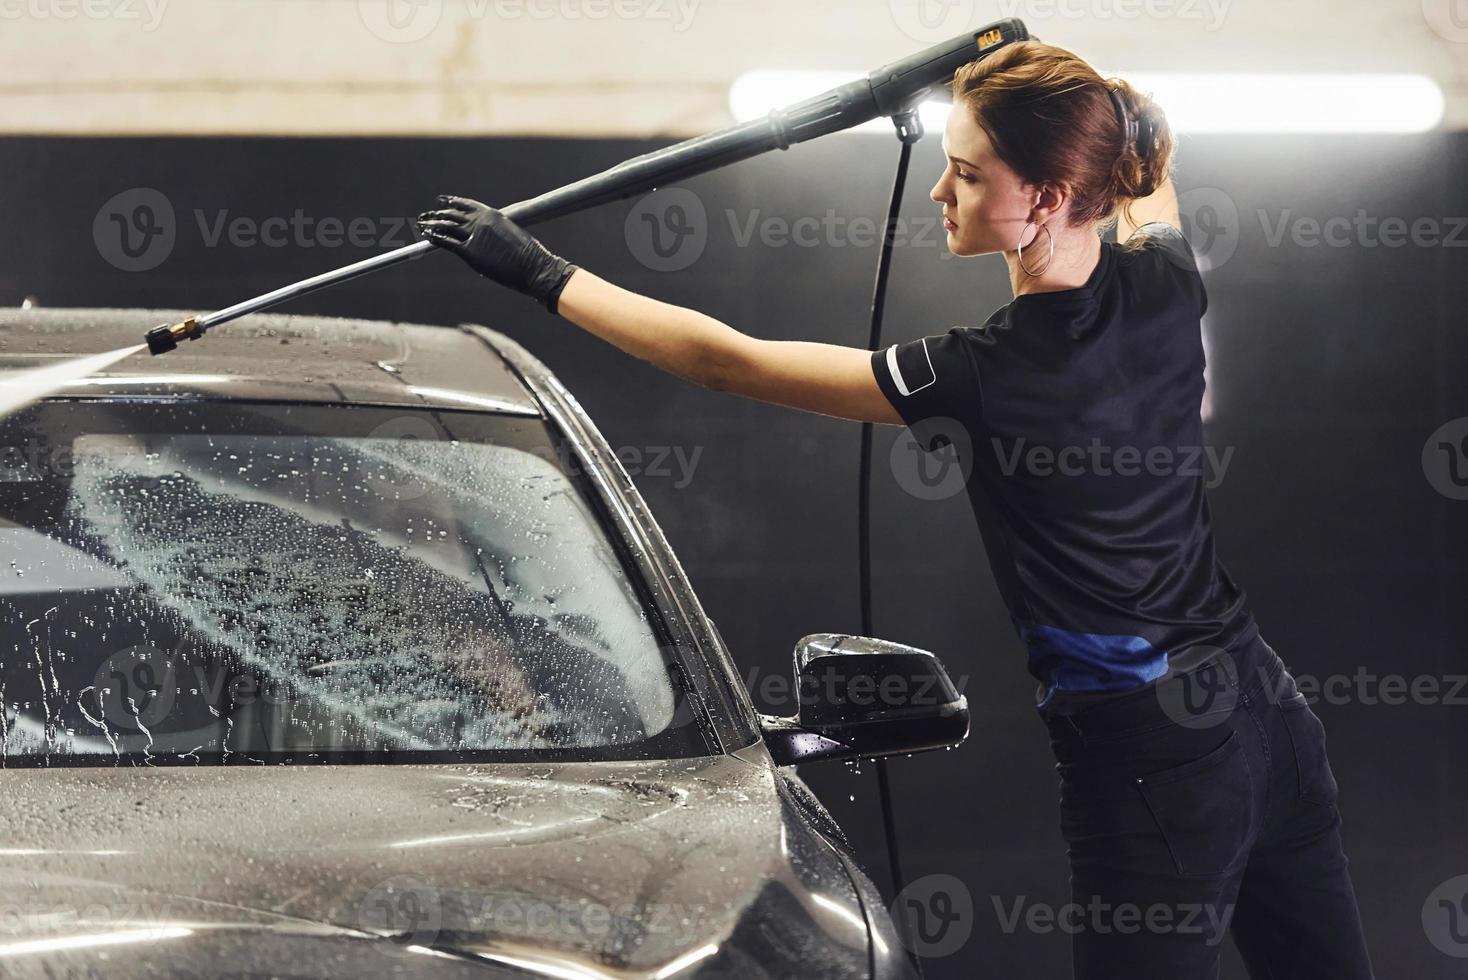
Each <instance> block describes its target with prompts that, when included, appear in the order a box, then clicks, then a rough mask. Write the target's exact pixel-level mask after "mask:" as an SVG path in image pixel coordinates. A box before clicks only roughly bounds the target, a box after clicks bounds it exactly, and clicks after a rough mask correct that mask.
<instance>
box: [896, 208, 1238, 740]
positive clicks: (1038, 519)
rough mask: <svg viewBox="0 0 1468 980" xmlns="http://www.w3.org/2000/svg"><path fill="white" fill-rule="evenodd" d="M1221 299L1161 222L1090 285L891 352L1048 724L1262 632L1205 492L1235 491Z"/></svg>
mask: <svg viewBox="0 0 1468 980" xmlns="http://www.w3.org/2000/svg"><path fill="white" fill-rule="evenodd" d="M1207 303H1208V300H1207V297H1206V295H1205V293H1204V290H1203V281H1202V279H1201V277H1200V276H1199V275H1198V269H1197V265H1196V263H1195V261H1194V258H1193V253H1192V250H1191V248H1190V247H1189V245H1188V243H1187V240H1186V239H1184V238H1183V236H1182V235H1181V234H1180V233H1179V232H1178V231H1177V230H1176V229H1175V228H1173V227H1172V226H1171V225H1166V224H1161V223H1153V224H1148V225H1144V226H1143V227H1142V228H1139V229H1137V231H1136V232H1134V233H1133V236H1132V239H1131V240H1129V241H1128V242H1127V244H1126V245H1125V246H1123V245H1117V244H1115V243H1112V242H1103V243H1102V244H1101V258H1100V261H1099V262H1097V264H1096V268H1095V271H1094V272H1092V273H1091V276H1090V278H1089V279H1087V281H1086V283H1085V285H1083V286H1079V287H1077V288H1074V289H1065V290H1059V291H1056V292H1048V293H1028V294H1024V295H1021V296H1018V297H1016V298H1015V299H1014V300H1013V301H1011V302H1010V303H1008V304H1006V305H1005V306H1003V307H1001V308H1000V309H999V310H997V311H995V313H994V314H993V315H992V316H990V317H989V319H988V321H987V322H985V323H984V325H983V326H981V327H954V328H953V329H951V330H949V331H948V332H947V333H943V334H936V335H933V336H929V337H924V338H921V339H919V340H914V341H911V342H908V343H903V344H895V345H893V346H891V347H888V348H885V349H883V350H877V351H873V352H872V362H871V363H872V370H873V372H874V373H875V375H876V378H877V383H878V384H879V385H880V386H881V388H882V391H883V393H885V394H886V396H887V398H888V399H889V400H890V401H891V402H892V405H893V407H894V408H896V410H897V412H898V413H899V414H900V415H901V416H902V418H903V420H904V421H905V422H906V423H907V425H908V427H909V429H910V431H911V432H912V435H913V437H914V439H915V441H916V442H917V443H918V445H919V446H921V447H922V448H923V449H925V450H927V451H929V452H942V453H953V454H954V458H955V459H956V461H957V463H958V465H959V466H960V467H961V468H962V470H963V472H964V474H965V477H966V489H967V490H968V496H969V501H970V503H971V504H972V506H973V510H974V515H975V516H976V517H977V519H978V523H979V530H980V532H981V534H982V535H983V539H984V546H985V549H986V550H987V551H988V555H989V563H990V566H991V567H992V569H993V571H994V578H995V580H996V582H997V583H998V586H999V590H1000V593H1001V594H1002V596H1003V598H1004V601H1005V605H1006V606H1007V608H1008V610H1009V615H1010V618H1011V620H1012V621H1013V623H1014V626H1015V629H1016V630H1017V631H1018V633H1019V636H1020V639H1021V640H1022V641H1023V642H1024V644H1025V647H1026V650H1027V652H1028V658H1029V670H1030V672H1031V673H1032V674H1033V675H1034V676H1035V677H1036V678H1037V679H1038V680H1039V682H1040V686H1039V689H1038V691H1037V692H1036V702H1037V706H1038V707H1040V708H1041V709H1042V710H1045V711H1048V712H1058V713H1065V712H1068V711H1074V710H1077V709H1078V708H1080V707H1083V706H1085V705H1086V704H1089V703H1091V702H1093V701H1096V700H1099V699H1104V698H1106V697H1110V696H1114V695H1116V694H1118V693H1121V692H1124V691H1129V690H1136V689H1138V688H1139V687H1142V686H1145V685H1147V684H1151V683H1155V682H1156V681H1157V680H1158V679H1159V678H1161V677H1163V676H1167V675H1168V674H1169V672H1170V673H1172V674H1177V673H1184V672H1186V671H1187V670H1191V669H1194V668H1196V667H1197V666H1198V664H1199V663H1202V662H1206V660H1207V659H1209V658H1210V657H1212V656H1213V655H1214V654H1216V653H1217V650H1218V649H1219V648H1227V649H1232V648H1233V647H1235V646H1236V645H1237V644H1239V643H1241V642H1243V641H1244V640H1246V639H1248V638H1249V636H1250V635H1252V634H1253V633H1257V627H1256V626H1255V625H1254V621H1253V616H1252V615H1251V613H1250V612H1249V611H1248V609H1247V606H1246V601H1245V595H1244V592H1243V591H1242V590H1241V589H1240V588H1239V587H1238V586H1237V585H1235V584H1234V582H1233V580H1232V579H1231V578H1230V577H1229V575H1228V572H1227V571H1226V570H1225V569H1224V567H1223V565H1222V564H1221V563H1220V562H1219V560H1218V558H1217V557H1216V555H1215V554H1214V545H1213V531H1212V525H1211V521H1210V518H1209V512H1208V501H1207V498H1206V496H1205V494H1204V490H1205V486H1206V484H1207V483H1208V482H1209V480H1210V479H1213V480H1216V479H1217V478H1219V477H1220V476H1221V473H1220V472H1219V469H1220V468H1219V465H1218V463H1219V460H1220V457H1219V455H1218V454H1216V453H1214V452H1212V451H1211V450H1209V449H1208V448H1207V447H1205V446H1204V443H1203V432H1202V429H1203V426H1202V419H1201V415H1200V409H1201V403H1202V397H1203V342H1202V331H1201V324H1200V318H1201V317H1202V315H1203V313H1204V311H1205V310H1206V308H1207Z"/></svg>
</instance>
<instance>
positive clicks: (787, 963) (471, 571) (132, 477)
mask: <svg viewBox="0 0 1468 980" xmlns="http://www.w3.org/2000/svg"><path fill="white" fill-rule="evenodd" d="M185 315H186V314H185V313H184V312H183V311H169V310H138V309H45V308H29V309H15V310H7V311H4V312H3V313H0V370H15V369H21V368H34V367H37V366H45V365H55V364H59V363H61V362H62V360H64V359H66V358H70V357H77V356H80V355H85V354H91V353H95V352H101V351H107V350H112V349H118V348H123V347H127V346H130V345H133V344H137V343H138V342H139V341H140V339H141V337H142V335H143V333H144V332H145V330H146V328H147V327H148V326H150V325H152V324H155V323H158V322H170V321H173V320H178V319H182V318H183V317H184V316H185ZM0 451H3V452H4V457H3V459H0V536H3V541H4V556H5V557H4V560H3V564H0V582H3V586H0V629H3V631H4V632H3V633H0V637H3V639H0V668H3V670H0V705H3V711H0V765H3V769H4V771H3V772H0V784H3V788H0V827H3V828H4V829H3V830H0V860H3V864H0V869H3V873H4V875H5V882H6V887H5V889H4V891H5V898H4V899H3V900H0V904H3V905H4V906H5V909H4V914H3V915H0V974H3V975H4V976H6V977H27V976H36V977H59V976H67V977H70V976H77V977H85V976H98V977H104V976H105V977H108V978H130V977H157V976H168V977H194V976H197V977H206V976H208V977H220V976H241V977H243V976H250V977H256V976H258V977H365V976H397V975H403V976H407V975H413V976H431V977H461V976H462V977H485V976H490V977H560V978H569V977H574V978H602V977H606V978H655V980H666V978H672V977H740V978H746V977H748V978H766V977H767V978H785V977H788V978H800V980H813V978H832V980H837V978H840V980H846V978H857V977H869V978H897V977H908V976H910V975H912V971H913V967H912V963H911V958H910V956H909V954H908V953H907V952H906V950H905V948H904V944H903V943H902V941H901V938H900V934H899V932H898V927H897V926H898V924H897V923H896V922H895V921H894V920H893V918H892V917H891V916H890V915H889V913H888V911H887V910H886V908H885V907H884V903H883V899H882V897H881V895H880V893H879V891H878V889H877V888H876V887H875V885H874V884H873V882H872V880H871V879H870V878H869V877H868V875H867V874H866V873H865V872H864V871H863V869H862V868H861V866H860V865H859V863H858V861H857V860H856V858H855V856H854V854H853V852H852V848H851V846H850V844H849V842H848V840H847V839H846V837H845V835H844V834H843V833H842V831H841V828H840V827H839V826H838V825H837V824H836V823H835V821H834V820H832V818H831V816H830V814H829V813H828V812H827V811H826V810H825V808H824V807H822V805H821V804H820V802H819V801H818V800H817V799H816V797H815V795H814V794H813V793H812V792H811V791H810V789H809V788H808V787H807V786H806V785H805V783H804V782H803V781H802V780H801V779H800V778H799V776H798V774H797V771H796V769H795V766H796V765H797V764H799V763H808V762H814V761H816V760H820V759H839V758H847V759H854V758H871V757H876V756H882V755H894V754H909V753H913V752H920V751H927V750H932V749H937V748H944V747H951V746H954V745H957V744H959V743H960V742H962V740H963V739H964V738H965V737H966V735H967V733H968V726H969V715H968V707H967V703H966V701H965V699H964V698H963V697H962V696H961V695H960V694H959V693H958V692H957V691H956V690H955V689H954V687H953V685H952V683H951V682H950V681H949V679H948V676H947V674H946V673H945V671H944V670H943V667H942V664H941V663H940V662H939V661H938V660H937V658H935V657H934V656H933V655H932V654H930V653H928V652H926V651H922V650H917V649H914V648H912V647H909V646H906V645H903V644H900V643H895V642H892V641H887V640H880V639H874V638H866V637H853V636H845V635H840V634H832V633H812V634H810V635H808V636H806V637H803V638H801V640H800V641H799V643H798V644H797V646H796V648H795V655H794V675H795V678H796V680H797V682H798V684H799V688H798V690H799V692H800V696H799V709H798V711H797V713H796V714H795V715H792V716H790V717H775V716H771V715H762V714H760V713H759V712H757V711H756V710H755V708H754V706H753V704H752V702H751V700H750V697H749V694H748V692H747V690H746V689H745V687H744V684H743V682H742V681H741V679H740V677H739V675H738V673H737V672H736V670H735V667H734V664H733V661H732V659H731V657H730V654H729V651H728V649H727V648H726V647H725V644H724V642H723V639H722V638H721V636H720V635H719V632H718V629H717V627H716V626H715V624H714V623H713V622H712V621H711V620H710V618H709V617H708V615H707V614H706V613H705V611H704V609H703V607H702V606H701V605H700V603H699V600H698V597H697V596H696V595H695V593H694V591H693V589H692V588H691V586H690V584H689V581H688V579H687V576H686V575H685V574H684V571H683V569H682V567H681V566H680V564H679V562H678V560H677V558H676V557H675V556H674V554H673V552H672V550H671V549H670V548H669V546H668V543H667V541H666V540H665V538H664V536H663V534H662V532H661V531H660V530H659V528H658V525H657V523H656V521H655V520H654V519H653V516H652V514H651V513H650V512H649V510H648V508H647V506H646V503H645V502H644V500H643V498H642V497H641V496H640V495H639V493H638V492H637V489H636V488H635V487H634V485H633V483H632V481H631V479H630V478H629V476H628V474H627V472H626V471H625V470H624V469H623V467H622V466H621V464H620V463H619V461H618V459H617V457H616V455H615V454H614V453H613V452H612V451H611V449H610V447H609V446H608V444H607V442H606V440H605V439H603V437H602V436H601V434H600V433H599V432H598V430H597V429H596V427H595V426H594V425H593V423H592V421H591V419H590V418H588V417H587V414H586V412H585V411H584V410H583V409H582V408H581V406H580V405H579V404H578V402H577V401H576V399H575V398H574V397H573V396H572V394H571V393H570V392H569V391H568V390H566V388H565V387H564V386H563V385H562V384H561V383H560V382H559V381H558V380H557V379H556V377H555V375H553V374H552V373H551V372H550V371H549V370H548V369H547V368H546V367H545V365H543V364H542V363H541V362H540V361H539V360H537V359H536V358H535V357H533V356H532V355H530V354H529V353H528V352H527V351H526V350H525V349H524V348H522V347H521V346H520V345H518V344H517V343H515V342H514V341H513V340H512V339H511V338H509V337H508V336H505V335H504V334H503V333H500V332H497V331H495V330H491V329H488V328H486V327H483V326H479V325H473V324H461V325H458V326H452V327H450V326H432V325H425V324H404V323H389V322H383V321H367V320H351V319H338V318H329V317H316V316H292V315H284V314H257V315H253V316H250V317H247V318H245V319H242V320H240V321H238V322H236V323H233V324H230V325H229V326H227V327H221V328H218V329H217V330H215V331H212V332H211V333H209V334H208V335H206V336H205V337H203V338H200V339H199V340H196V341H191V342H187V343H185V344H183V345H182V346H181V347H180V348H179V349H178V350H177V351H174V352H172V353H169V354H167V355H166V356H164V357H158V358H150V357H149V356H148V355H147V354H140V355H134V356H131V357H128V358H125V359H123V360H121V361H119V362H118V363H117V364H115V365H114V366H113V367H111V368H108V369H106V370H105V371H103V372H102V373H100V374H97V375H94V376H89V377H82V378H76V379H74V380H73V381H71V382H70V383H67V384H64V385H62V386H61V387H58V388H56V389H54V390H52V391H50V392H49V393H48V394H47V395H46V396H45V397H44V398H43V399H42V400H40V401H38V402H36V403H34V404H32V405H30V406H29V407H26V408H22V409H19V410H16V411H14V412H12V413H11V414H10V415H8V416H6V417H4V418H0ZM878 692H879V693H878Z"/></svg>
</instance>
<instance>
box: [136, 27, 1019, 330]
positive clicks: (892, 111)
mask: <svg viewBox="0 0 1468 980" xmlns="http://www.w3.org/2000/svg"><path fill="white" fill-rule="evenodd" d="M1028 37H1029V32H1028V31H1027V30H1026V29H1025V25H1024V22H1023V21H1021V20H1019V19H1018V18H1015V17H1010V18H1007V19H1005V20H1000V21H995V22H994V23H992V24H990V25H988V26H987V27H982V28H979V29H978V30H976V31H969V32H966V33H964V34H960V35H959V36H958V37H955V38H953V39H952V40H950V41H945V42H943V43H941V44H936V45H934V46H932V47H930V48H927V49H926V50H923V51H920V52H918V53H917V54H914V55H911V56H909V57H907V58H904V59H902V60H901V61H894V62H892V63H891V64H889V65H885V66H883V67H881V68H878V69H877V70H876V71H873V72H869V73H868V74H867V75H866V77H864V78H859V79H857V80H855V81H852V82H847V83H846V84H844V85H838V86H836V87H835V88H833V89H831V90H829V91H827V92H823V93H821V94H820V95H817V96H813V97H811V98H809V99H806V100H804V101H802V102H798V103H796V104H795V105H793V106H790V107H788V108H785V109H775V110H773V111H771V112H770V113H769V114H768V115H767V116H764V117H762V118H760V119H755V120H751V121H749V122H746V123H741V124H739V125H736V126H730V127H728V128H727V129H721V130H718V131H716V132H713V133H706V134H705V135H703V136H695V137H693V138H692V139H688V140H684V141H683V142H681V143H676V144H674V145H673V146H669V147H664V148H663V149H661V150H655V151H653V152H651V153H645V154H643V155H642V156H638V157H633V158H631V159H630V160H624V161H623V162H621V163H619V164H617V165H616V166H614V167H612V168H610V169H608V170H604V171H602V172H601V173H599V174H594V175H592V176H590V177H585V178H582V179H581V180H578V181H575V182H573V183H570V184H566V185H565V186H563V187H559V188H556V189H555V190H552V191H548V192H546V193H544V194H542V195H540V196H539V197H536V198H532V199H531V200H528V201H521V202H519V203H517V204H511V205H510V206H509V207H506V208H503V209H501V210H503V212H504V214H505V215H506V217H508V218H510V219H511V220H512V221H514V222H515V223H516V224H518V225H520V226H522V227H527V226H529V225H533V224H536V223H538V222H541V221H546V220H548V219H550V218H557V217H560V216H562V215H567V214H573V213H575V212H577V211H582V210H585V209H586V208H590V207H594V206H595V205H598V204H605V203H607V202H609V201H617V200H622V199H624V198H628V197H632V196H633V195H636V194H641V193H643V192H645V191H649V190H653V189H654V188H657V187H662V186H665V185H667V184H670V183H672V182H673V181H677V180H684V179H686V178H688V177H693V176H696V175H698V174H701V173H706V172H708V171H710V170H715V169H717V168H719V167H724V166H728V165H729V164H731V163H737V162H739V161H740V160H745V159H748V158H749V157H752V156H757V155H759V154H761V153H765V152H767V151H769V150H774V149H780V150H784V149H788V148H790V147H791V146H793V145H795V144H796V143H803V142H805V141H806V140H810V139H815V138H816V137H818V136H825V135H826V134H828V133H835V132H840V131H841V130H844V129H850V128H851V127H853V126H859V125H861V124H862V123H865V122H869V121H871V120H873V119H877V118H880V117H882V116H887V117H890V118H892V119H894V120H897V119H904V118H908V117H911V116H913V115H914V112H915V110H916V108H917V106H918V104H919V103H921V102H922V101H923V100H924V99H926V98H928V97H929V96H930V95H932V94H934V90H935V89H940V88H941V87H943V86H946V85H948V83H949V82H951V81H952V80H953V73H954V72H955V71H957V70H958V69H959V68H961V67H962V66H963V65H966V64H968V63H969V62H971V61H976V60H978V59H979V58H983V57H985V56H987V55H989V54H992V53H993V52H994V51H997V50H998V49H999V48H1002V47H1004V46H1005V45H1007V44H1011V43H1013V42H1015V41H1023V40H1026V39H1028ZM436 247H437V246H435V245H434V244H433V243H432V242H427V241H418V242H414V243H413V244H412V245H405V246H403V247H402V248H398V249H394V250H393V251H391V252H384V253H383V254H381V255H377V256H373V257H372V258H370V259H364V260H363V261H361V262H355V263H353V264H351V265H348V266H343V267H342V268H340V269H335V270H332V271H331V272H325V273H322V274H321V275H317V276H312V277H311V278H309V279H302V280H301V281H300V282H295V283H291V284H290V285H288V286H282V287H281V288H279V289H276V290H272V291H271V292H268V293H264V294H262V295H260V296H256V297H253V298H251V299H247V300H245V301H243V302H241V303H236V304H235V305H233V306H228V307H225V308H224V309H222V310H216V311H215V312H213V313H206V314H201V315H199V316H193V317H189V318H188V319H187V320H184V321H182V322H181V323H175V324H173V325H171V326H170V325H167V324H165V325H163V326H159V327H155V328H154V329H152V330H150V331H148V333H147V336H146V340H147V344H148V350H149V351H151V352H152V353H153V354H155V355H157V354H163V353H166V352H167V351H171V350H173V349H174V348H175V347H177V346H178V345H179V342H180V341H184V340H198V339H199V338H200V337H202V336H204V332H205V331H206V330H208V329H210V328H211V327H215V326H218V325H219V324H221V323H227V322H229V321H230V320H233V319H236V318H237V317H241V316H244V315H245V314H247V313H254V312H257V311H259V310H264V309H268V308H270V307H272V306H275V305H277V304H279V303H283V302H285V301H286V300H288V299H294V298H295V297H297V296H304V295H306V294H307V293H311V292H315V291H316V290H318V289H323V288H325V287H326V286H331V285H334V284H336V283H339V282H345V281H347V280H348V279H355V278H356V277H358V276H362V275H366V274H367V273H369V272H375V271H377V270H378V269H385V268H387V267H388V266H391V265H397V264H398V263H400V262H406V261H408V260H409V259H414V258H417V257H418V256H420V255H423V254H424V253H426V252H429V251H432V250H434V249H435V248H436Z"/></svg>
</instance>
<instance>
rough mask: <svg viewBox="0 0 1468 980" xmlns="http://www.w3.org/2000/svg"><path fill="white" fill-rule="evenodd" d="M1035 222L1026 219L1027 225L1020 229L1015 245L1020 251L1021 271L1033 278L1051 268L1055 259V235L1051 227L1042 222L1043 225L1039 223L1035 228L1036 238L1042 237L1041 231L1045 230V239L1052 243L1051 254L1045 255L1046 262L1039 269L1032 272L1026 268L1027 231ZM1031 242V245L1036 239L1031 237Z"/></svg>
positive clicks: (1016, 250)
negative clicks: (1051, 232) (1025, 246)
mask: <svg viewBox="0 0 1468 980" xmlns="http://www.w3.org/2000/svg"><path fill="white" fill-rule="evenodd" d="M1033 224H1034V222H1033V221H1026V222H1025V226H1024V227H1023V228H1021V229H1020V230H1019V242H1018V243H1016V244H1015V246H1014V250H1015V252H1016V253H1018V254H1017V258H1018V261H1019V268H1020V271H1021V272H1023V273H1024V274H1025V275H1027V276H1030V277H1032V278H1033V277H1034V276H1039V275H1044V273H1045V270H1046V269H1048V268H1050V263H1051V262H1053V261H1054V260H1055V236H1053V235H1051V234H1050V229H1049V228H1046V227H1045V226H1044V225H1043V224H1041V225H1039V226H1038V227H1037V228H1036V229H1035V238H1039V237H1040V232H1042V231H1043V232H1044V233H1045V240H1046V241H1048V242H1049V243H1050V252H1049V254H1047V255H1046V256H1045V264H1044V265H1043V266H1041V267H1040V268H1039V269H1038V270H1036V271H1034V272H1031V271H1030V270H1029V269H1027V268H1025V248H1024V240H1025V232H1027V231H1029V230H1030V225H1033ZM1030 244H1031V245H1033V244H1035V242H1034V239H1031V240H1030Z"/></svg>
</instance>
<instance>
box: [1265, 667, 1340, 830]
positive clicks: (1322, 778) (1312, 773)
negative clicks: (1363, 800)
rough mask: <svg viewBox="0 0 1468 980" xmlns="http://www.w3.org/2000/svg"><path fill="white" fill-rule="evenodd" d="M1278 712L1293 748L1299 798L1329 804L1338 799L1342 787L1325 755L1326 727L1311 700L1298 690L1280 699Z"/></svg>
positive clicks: (1322, 804)
mask: <svg viewBox="0 0 1468 980" xmlns="http://www.w3.org/2000/svg"><path fill="white" fill-rule="evenodd" d="M1279 711H1280V714H1281V715H1282V716H1283V718H1284V725H1285V731H1287V732H1289V735H1290V744H1291V746H1292V748H1293V749H1294V755H1295V776H1296V782H1297V785H1298V786H1299V788H1300V799H1302V800H1305V801H1306V802H1309V803H1318V804H1320V805H1321V806H1330V805H1331V804H1332V803H1335V802H1336V797H1337V793H1338V789H1339V788H1338V787H1337V785H1336V781H1335V773H1333V772H1331V769H1330V762H1329V760H1328V759H1327V758H1326V755H1325V726H1324V725H1323V724H1321V723H1320V719H1319V718H1318V717H1316V715H1315V712H1313V711H1311V710H1310V702H1309V701H1307V700H1306V699H1305V695H1303V694H1301V693H1300V692H1298V691H1296V692H1295V693H1294V694H1293V695H1292V696H1290V697H1288V698H1285V699H1284V700H1282V701H1280V703H1279Z"/></svg>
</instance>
